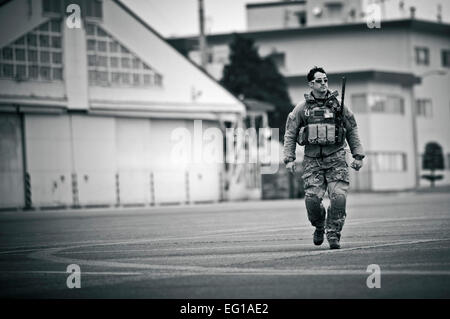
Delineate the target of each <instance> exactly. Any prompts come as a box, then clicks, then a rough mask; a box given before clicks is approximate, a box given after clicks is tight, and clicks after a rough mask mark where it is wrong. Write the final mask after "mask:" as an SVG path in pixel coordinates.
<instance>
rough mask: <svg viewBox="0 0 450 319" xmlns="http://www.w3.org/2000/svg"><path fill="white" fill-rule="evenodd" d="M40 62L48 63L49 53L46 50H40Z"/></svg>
mask: <svg viewBox="0 0 450 319" xmlns="http://www.w3.org/2000/svg"><path fill="white" fill-rule="evenodd" d="M40 61H41V63H45V64H47V63H50V53H49V52H47V51H41V59H40Z"/></svg>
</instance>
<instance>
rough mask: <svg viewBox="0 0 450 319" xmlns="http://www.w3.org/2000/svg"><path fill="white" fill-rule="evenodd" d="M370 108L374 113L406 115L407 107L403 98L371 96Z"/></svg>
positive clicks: (380, 95) (369, 98) (369, 99)
mask: <svg viewBox="0 0 450 319" xmlns="http://www.w3.org/2000/svg"><path fill="white" fill-rule="evenodd" d="M368 102H369V108H370V111H371V112H372V113H391V114H404V112H405V106H404V100H403V98H402V97H399V96H395V95H385V94H369V96H368Z"/></svg>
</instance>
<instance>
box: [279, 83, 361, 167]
mask: <svg viewBox="0 0 450 319" xmlns="http://www.w3.org/2000/svg"><path fill="white" fill-rule="evenodd" d="M338 95H339V93H338V92H337V91H334V92H330V91H328V93H327V97H326V99H325V100H323V102H322V101H320V100H316V99H315V98H314V96H313V95H312V92H311V93H309V94H305V101H304V102H301V103H299V104H297V105H296V106H295V108H294V110H292V112H291V113H289V116H288V118H287V121H286V133H285V134H284V163H288V162H292V161H294V160H295V147H296V144H297V137H298V133H299V131H300V128H301V127H302V126H305V125H306V124H307V123H306V115H305V110H307V109H308V108H312V107H315V106H322V105H323V104H326V105H327V107H328V105H329V104H330V102H331V104H335V103H338V105H339V101H338V100H337V98H336V97H337V96H338ZM327 102H328V103H327ZM344 128H345V130H346V134H345V140H347V142H348V144H349V146H350V150H351V152H352V155H353V157H356V158H360V159H362V158H364V157H365V154H364V150H363V147H362V145H361V142H360V140H359V136H358V127H357V125H356V120H355V117H354V115H353V113H352V111H351V110H350V109H349V108H347V107H346V106H344ZM345 140H344V141H343V142H342V143H340V144H332V145H305V156H308V157H323V156H328V155H330V154H333V153H335V152H337V151H339V150H341V149H343V148H345V147H346V146H347V144H346V141H345Z"/></svg>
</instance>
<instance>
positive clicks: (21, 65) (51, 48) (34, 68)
mask: <svg viewBox="0 0 450 319" xmlns="http://www.w3.org/2000/svg"><path fill="white" fill-rule="evenodd" d="M61 23H62V20H61V19H53V20H50V21H49V22H45V23H43V24H41V25H39V26H38V27H36V28H35V29H33V30H32V31H31V32H29V33H28V34H26V35H25V36H22V37H20V38H19V39H17V40H15V41H14V42H12V43H11V44H9V45H8V46H6V47H4V48H2V49H1V52H0V77H3V78H13V79H16V80H27V79H29V80H45V81H50V80H56V81H61V80H62V79H63V54H62V52H63V51H62V34H61Z"/></svg>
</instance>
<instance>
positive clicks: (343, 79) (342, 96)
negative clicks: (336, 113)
mask: <svg viewBox="0 0 450 319" xmlns="http://www.w3.org/2000/svg"><path fill="white" fill-rule="evenodd" d="M346 81H347V78H346V77H345V75H344V76H343V77H342V94H341V109H340V113H341V115H342V114H343V112H344V97H345V82H346Z"/></svg>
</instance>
